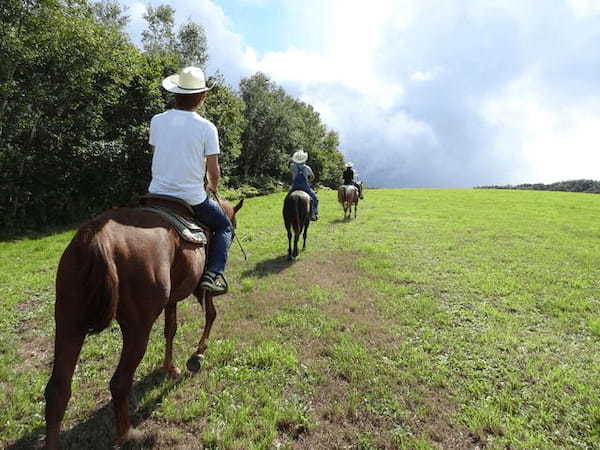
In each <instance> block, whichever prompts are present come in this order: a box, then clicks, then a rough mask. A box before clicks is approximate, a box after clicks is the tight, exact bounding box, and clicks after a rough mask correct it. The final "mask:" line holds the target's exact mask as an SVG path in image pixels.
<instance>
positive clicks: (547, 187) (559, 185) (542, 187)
mask: <svg viewBox="0 0 600 450" xmlns="http://www.w3.org/2000/svg"><path fill="white" fill-rule="evenodd" d="M479 189H523V190H530V191H562V192H587V193H590V194H598V193H600V181H595V180H568V181H557V182H556V183H549V184H544V183H526V184H518V185H515V186H512V185H505V186H480V187H479Z"/></svg>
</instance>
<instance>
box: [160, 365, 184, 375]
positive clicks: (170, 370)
mask: <svg viewBox="0 0 600 450" xmlns="http://www.w3.org/2000/svg"><path fill="white" fill-rule="evenodd" d="M162 370H163V372H164V373H165V374H167V376H169V377H171V378H178V377H179V375H181V370H179V369H178V368H177V367H175V366H171V367H163V368H162Z"/></svg>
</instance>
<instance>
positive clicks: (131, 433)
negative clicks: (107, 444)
mask: <svg viewBox="0 0 600 450" xmlns="http://www.w3.org/2000/svg"><path fill="white" fill-rule="evenodd" d="M144 438H145V435H144V432H143V431H140V430H138V429H137V428H133V427H132V428H130V429H129V430H127V433H125V434H124V435H123V436H121V437H120V438H119V439H118V440H117V445H123V444H125V443H126V442H141V441H143V440H144Z"/></svg>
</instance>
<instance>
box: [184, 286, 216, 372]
mask: <svg viewBox="0 0 600 450" xmlns="http://www.w3.org/2000/svg"><path fill="white" fill-rule="evenodd" d="M198 295H202V293H200V294H198ZM204 295H205V297H204V299H205V301H204V308H205V315H206V322H205V324H204V331H203V332H202V337H201V338H200V342H199V343H198V348H197V349H196V352H195V353H194V354H192V356H190V358H189V359H188V362H187V368H188V370H189V371H190V372H198V371H199V370H200V368H201V367H202V360H203V359H204V352H205V351H206V349H207V348H208V344H207V342H208V337H209V336H210V330H211V328H212V325H213V322H214V321H215V318H216V317H217V310H216V309H215V304H214V303H213V296H212V295H209V294H204Z"/></svg>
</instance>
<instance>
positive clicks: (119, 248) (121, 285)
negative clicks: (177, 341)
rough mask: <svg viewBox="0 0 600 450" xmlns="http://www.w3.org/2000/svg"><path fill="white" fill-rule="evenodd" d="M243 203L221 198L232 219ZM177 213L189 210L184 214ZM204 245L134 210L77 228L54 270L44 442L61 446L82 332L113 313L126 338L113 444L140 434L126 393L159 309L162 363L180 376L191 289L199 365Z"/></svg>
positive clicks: (195, 363)
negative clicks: (182, 319)
mask: <svg viewBox="0 0 600 450" xmlns="http://www.w3.org/2000/svg"><path fill="white" fill-rule="evenodd" d="M242 203H243V202H240V203H238V204H237V205H236V206H235V207H232V206H231V205H229V204H227V203H226V202H223V203H222V204H221V206H222V208H223V210H224V211H225V213H226V214H227V215H228V216H229V217H230V219H231V220H232V223H233V224H234V225H235V214H236V213H237V211H238V210H239V209H240V208H241V207H242ZM177 206H179V207H180V208H181V205H177ZM184 210H185V208H184ZM178 212H179V213H183V214H182V215H184V216H185V215H188V216H189V212H188V214H185V212H186V211H178ZM205 251H206V249H205V247H204V246H200V245H197V244H193V243H189V242H187V241H184V240H183V239H182V238H180V236H179V235H178V234H177V232H176V231H175V230H174V229H173V227H172V226H171V225H170V224H169V223H168V222H167V221H166V220H165V219H164V218H162V217H161V216H160V215H158V214H156V213H155V212H152V211H147V210H143V209H139V208H118V209H112V210H110V211H107V212H105V213H103V214H101V215H100V216H98V217H96V218H94V219H92V220H91V221H89V222H87V223H86V224H84V225H83V226H82V227H81V228H80V229H79V231H78V232H77V234H76V235H75V237H74V238H73V240H72V241H71V243H70V244H69V245H68V247H67V248H66V250H65V252H64V253H63V255H62V258H61V260H60V263H59V265H58V272H57V275H56V304H55V310H54V315H55V322H56V336H55V342H54V367H53V369H52V375H51V377H50V380H49V381H48V385H47V386H46V391H45V397H46V448H48V449H56V448H58V441H59V432H60V424H61V421H62V419H63V416H64V413H65V410H66V407H67V403H68V401H69V398H70V396H71V380H72V377H73V372H74V370H75V366H76V364H77V360H78V358H79V352H80V351H81V346H82V345H83V341H84V339H85V337H86V335H88V334H93V333H99V332H100V331H102V330H104V329H105V328H106V327H108V325H109V324H110V322H111V321H112V319H115V318H116V319H117V321H118V323H119V326H120V327H121V333H122V336H123V347H122V350H121V358H120V360H119V364H118V366H117V369H116V371H115V373H114V375H113V377H112V379H111V380H110V391H111V393H112V398H113V406H114V412H115V428H116V441H117V443H118V444H121V443H123V442H125V441H128V440H131V439H140V438H142V433H141V432H139V431H138V430H136V429H134V428H132V427H131V422H130V419H129V413H128V398H129V395H130V393H131V389H132V382H133V376H134V373H135V370H136V368H137V367H138V365H139V363H140V361H141V360H142V357H143V356H144V353H145V352H146V346H147V345H148V336H149V334H150V330H151V328H152V325H153V324H154V322H155V321H156V319H157V318H158V316H159V315H160V313H161V312H162V311H163V310H164V311H165V330H164V335H165V339H166V348H165V359H164V362H163V365H162V367H163V369H164V370H165V371H166V372H167V373H168V374H170V375H172V376H177V375H179V374H180V371H179V369H177V368H176V367H175V366H174V365H173V337H174V336H175V332H176V330H177V306H176V305H177V302H178V301H180V300H183V299H185V298H187V297H188V296H190V295H191V294H194V295H195V296H196V297H197V298H198V300H199V301H200V302H202V300H203V299H204V303H203V306H204V309H205V314H206V323H205V326H204V331H203V333H202V337H201V339H200V342H199V344H198V348H197V349H196V352H195V353H194V354H192V356H191V357H190V359H189V360H188V369H190V370H191V371H197V370H198V369H199V368H200V363H201V361H202V358H203V356H204V351H205V350H206V348H207V340H208V336H209V333H210V329H211V327H212V324H213V321H214V319H215V317H216V310H215V307H214V304H213V297H212V295H208V294H206V295H204V291H203V290H201V289H199V287H198V284H199V282H200V278H201V276H202V273H203V271H204V265H205V256H206V254H205Z"/></svg>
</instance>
